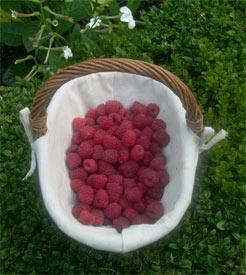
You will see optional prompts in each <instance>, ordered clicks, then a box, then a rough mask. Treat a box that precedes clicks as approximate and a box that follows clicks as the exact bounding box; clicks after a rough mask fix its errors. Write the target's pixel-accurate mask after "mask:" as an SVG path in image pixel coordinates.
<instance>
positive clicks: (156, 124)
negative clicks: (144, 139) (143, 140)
mask: <svg viewBox="0 0 246 275" xmlns="http://www.w3.org/2000/svg"><path fill="white" fill-rule="evenodd" d="M151 128H152V129H153V130H154V131H156V130H158V129H165V128H166V123H165V122H164V121H163V120H162V119H158V118H157V119H154V121H153V122H152V124H151Z"/></svg>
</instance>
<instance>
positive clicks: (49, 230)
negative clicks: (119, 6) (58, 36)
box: [0, 0, 246, 275]
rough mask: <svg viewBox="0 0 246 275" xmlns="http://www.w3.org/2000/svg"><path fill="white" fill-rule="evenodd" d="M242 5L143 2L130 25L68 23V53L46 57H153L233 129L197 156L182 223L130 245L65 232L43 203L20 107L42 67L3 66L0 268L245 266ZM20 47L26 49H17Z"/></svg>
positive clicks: (210, 118)
mask: <svg viewBox="0 0 246 275" xmlns="http://www.w3.org/2000/svg"><path fill="white" fill-rule="evenodd" d="M119 2H122V3H123V2H125V1H119ZM131 2H133V1H131ZM162 2H163V3H162ZM245 14H246V3H245V1H243V0H242V1H240V0H237V1H226V0H223V1H222V0H214V1H210V0H204V1H198V0H195V1H187V0H182V1H172V0H165V1H142V4H140V6H139V8H138V10H137V11H136V17H138V18H139V19H140V20H141V21H143V22H144V23H145V25H140V26H137V27H136V28H135V29H133V30H129V29H128V28H127V26H126V25H120V27H119V28H118V29H116V30H114V31H112V32H110V33H97V32H89V33H85V34H83V35H82V37H81V35H80V34H79V33H77V32H76V31H74V32H72V33H70V34H69V35H71V36H72V39H71V43H70V47H71V48H72V50H73V53H74V56H73V58H72V59H69V60H68V61H62V62H60V63H59V62H57V61H56V58H55V55H54V56H52V57H51V60H50V66H51V68H52V70H55V69H58V68H60V67H63V66H66V65H68V64H72V63H75V62H78V61H81V60H86V59H91V58H98V57H127V58H134V59H141V60H145V61H149V62H153V63H155V64H158V65H160V66H162V67H163V68H167V69H168V70H170V71H172V72H173V73H175V74H176V75H178V76H179V77H180V78H181V79H182V80H183V81H184V82H185V83H186V84H187V85H188V86H189V87H190V88H191V90H192V91H193V93H194V94H195V96H196V97H197V100H198V102H199V105H200V107H201V109H202V111H203V114H204V122H205V125H208V126H212V127H213V128H214V129H215V130H216V131H219V130H220V129H222V128H223V129H225V130H227V131H228V133H229V136H228V138H227V139H226V140H224V141H222V142H221V143H219V144H218V145H216V146H215V147H213V148H212V149H211V150H210V151H208V152H204V153H203V154H202V155H201V156H200V159H199V165H198V167H197V174H196V180H195V189H194V194H193V202H192V204H191V206H190V208H189V209H188V211H187V213H186V215H185V217H184V219H183V220H182V222H181V224H180V225H179V226H178V228H177V229H176V230H174V231H173V232H172V233H171V234H169V235H168V236H167V237H165V238H163V239H161V240H160V241H158V242H156V243H154V244H152V245H150V246H148V247H145V248H142V249H139V250H137V251H134V252H131V253H127V254H122V255H119V254H114V253H106V252H101V251H96V250H94V249H91V248H89V247H86V246H84V245H82V244H79V243H77V242H75V241H74V240H71V239H69V238H68V237H67V236H65V235H64V234H63V233H62V232H61V231H59V230H58V229H57V227H56V225H55V224H54V223H53V221H52V220H51V218H50V217H49V215H48V213H47V211H46V209H45V207H44V204H43V201H42V197H41V193H40V188H39V183H38V173H37V171H36V172H35V174H34V175H33V176H32V177H31V178H29V179H28V180H27V181H22V178H23V177H24V175H25V173H26V172H27V170H28V169H29V164H30V148H29V144H28V141H27V138H26V136H25V134H24V130H23V128H22V126H21V125H20V122H19V117H18V112H19V111H20V110H21V109H22V108H24V107H26V106H29V107H30V106H31V104H32V100H33V97H34V95H35V93H36V92H37V90H38V89H39V87H40V86H41V84H42V82H43V81H44V80H45V79H46V76H43V75H41V74H40V75H39V74H37V75H36V76H35V77H34V78H33V79H32V80H31V81H24V80H22V79H20V77H19V78H18V77H17V79H16V80H15V82H13V81H14V79H11V81H10V82H8V79H7V80H6V76H8V75H7V74H6V73H5V81H3V82H2V84H1V85H2V86H1V88H0V92H1V100H0V102H1V113H0V124H1V152H0V154H1V168H0V180H1V192H0V194H1V195H0V200H1V246H0V251H1V252H0V253H1V264H0V267H1V269H0V273H1V274H148V275H149V274H227V273H228V274H243V273H244V272H245V270H246V266H245V251H246V239H245V224H246V223H245V202H246V200H245V185H244V184H245V176H246V173H245V149H246V146H245V144H246V135H245V120H246V115H245V110H246V104H245V103H246V102H245V88H246V85H245V77H246V73H245V68H246V62H245V60H246V43H245V41H246V31H245V23H246V22H245ZM1 46H2V47H3V49H5V50H6V51H10V50H11V51H12V52H13V51H14V50H13V49H15V48H13V47H6V46H3V45H1ZM4 47H5V48H4ZM18 49H19V50H18V51H19V54H20V55H22V58H23V57H24V55H23V51H24V50H23V48H21V46H20V47H19V48H18ZM12 52H11V53H12ZM24 52H25V51H24ZM5 55H6V56H8V52H7V53H6V52H5V54H4V56H5ZM9 55H10V54H9ZM17 56H18V54H17ZM18 58H19V56H18ZM52 58H53V59H52ZM2 62H3V63H2V64H3V65H4V67H5V68H3V69H2V70H3V71H4V69H6V68H7V66H8V65H10V62H12V60H11V57H10V56H9V57H8V59H7V63H8V62H9V64H7V63H6V59H5V60H2ZM12 67H13V65H12ZM2 70H1V72H2ZM4 72H6V70H5V71H4ZM16 74H17V73H16ZM2 80H4V79H2ZM7 83H9V84H8V85H7Z"/></svg>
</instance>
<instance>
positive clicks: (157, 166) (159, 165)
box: [150, 157, 166, 171]
mask: <svg viewBox="0 0 246 275" xmlns="http://www.w3.org/2000/svg"><path fill="white" fill-rule="evenodd" d="M165 164H166V159H165V158H164V157H156V158H153V159H152V161H151V162H150V167H151V168H153V169H154V170H156V171H159V170H162V169H163V168H164V165H165Z"/></svg>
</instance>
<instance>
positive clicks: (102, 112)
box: [96, 104, 106, 116]
mask: <svg viewBox="0 0 246 275" xmlns="http://www.w3.org/2000/svg"><path fill="white" fill-rule="evenodd" d="M96 111H97V116H105V115H106V111H105V104H99V105H98V106H97V108H96Z"/></svg>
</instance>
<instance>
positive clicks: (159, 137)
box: [153, 129, 170, 146]
mask: <svg viewBox="0 0 246 275" xmlns="http://www.w3.org/2000/svg"><path fill="white" fill-rule="evenodd" d="M153 139H154V140H156V141H157V142H158V143H159V144H160V145H162V146H166V145H167V144H168V143H169V141H170V137H169V135H168V134H167V133H166V132H165V131H164V130H162V129H160V130H157V131H155V132H154V134H153Z"/></svg>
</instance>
